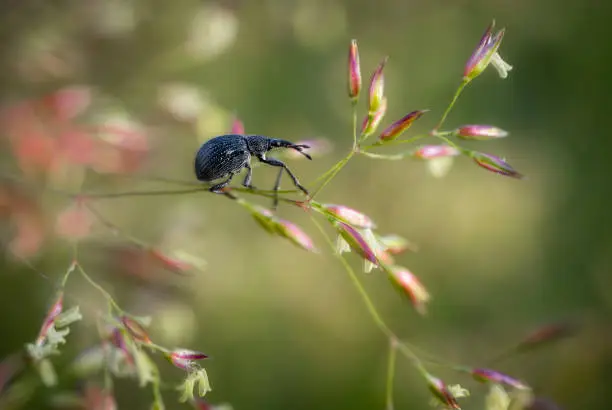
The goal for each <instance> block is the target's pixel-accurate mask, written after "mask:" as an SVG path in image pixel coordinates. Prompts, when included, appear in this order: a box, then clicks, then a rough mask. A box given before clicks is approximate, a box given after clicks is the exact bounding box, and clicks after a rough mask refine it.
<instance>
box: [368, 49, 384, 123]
mask: <svg viewBox="0 0 612 410" xmlns="http://www.w3.org/2000/svg"><path fill="white" fill-rule="evenodd" d="M388 59H389V57H385V58H384V59H383V61H381V63H380V64H379V65H378V67H377V68H376V70H375V71H374V73H373V74H372V78H371V79H370V88H369V92H368V112H369V113H370V114H373V113H376V112H378V111H379V110H380V107H381V105H382V104H383V101H384V100H385V98H384V94H385V75H384V74H383V69H384V68H385V64H387V60H388Z"/></svg>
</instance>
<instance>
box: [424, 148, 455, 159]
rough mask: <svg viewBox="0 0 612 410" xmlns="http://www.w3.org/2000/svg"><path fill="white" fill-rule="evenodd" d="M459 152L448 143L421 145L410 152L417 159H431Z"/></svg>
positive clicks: (451, 155) (452, 155)
mask: <svg viewBox="0 0 612 410" xmlns="http://www.w3.org/2000/svg"><path fill="white" fill-rule="evenodd" d="M459 154H460V152H459V151H458V150H457V149H456V148H454V147H451V146H450V145H422V146H420V147H418V148H417V149H416V150H415V151H414V152H413V153H412V156H413V157H415V158H419V159H433V158H441V157H454V156H457V155H459Z"/></svg>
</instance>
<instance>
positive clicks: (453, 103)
mask: <svg viewBox="0 0 612 410" xmlns="http://www.w3.org/2000/svg"><path fill="white" fill-rule="evenodd" d="M469 82H470V80H466V79H464V80H463V81H461V84H459V87H458V88H457V91H455V95H454V96H453V99H452V101H451V102H450V104H449V105H448V107H446V111H444V114H442V118H440V122H438V125H436V127H435V128H434V129H433V131H434V132H436V131H438V130H439V129H440V127H442V124H444V121H446V117H448V114H449V113H450V112H451V110H452V109H453V107H454V106H455V103H456V102H457V99H458V98H459V96H460V95H461V92H462V91H463V89H464V88H465V86H466V85H468V84H469Z"/></svg>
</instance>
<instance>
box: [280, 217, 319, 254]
mask: <svg viewBox="0 0 612 410" xmlns="http://www.w3.org/2000/svg"><path fill="white" fill-rule="evenodd" d="M276 231H277V232H278V233H279V234H280V235H281V236H284V237H285V238H287V239H289V240H290V241H291V242H293V243H294V244H296V245H297V246H299V247H300V248H302V249H305V250H307V251H309V252H318V250H317V248H316V247H315V246H314V243H313V242H312V239H310V237H309V236H308V235H306V234H305V233H304V231H302V229H301V228H299V227H298V226H297V225H295V224H294V223H292V222H289V221H286V220H283V219H279V220H278V221H277V222H276Z"/></svg>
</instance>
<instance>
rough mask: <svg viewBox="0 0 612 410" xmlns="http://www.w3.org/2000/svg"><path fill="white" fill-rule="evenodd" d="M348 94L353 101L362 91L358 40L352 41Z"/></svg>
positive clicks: (349, 58)
mask: <svg viewBox="0 0 612 410" xmlns="http://www.w3.org/2000/svg"><path fill="white" fill-rule="evenodd" d="M348 68H349V74H348V94H349V97H351V99H353V100H356V99H357V98H358V97H359V92H360V91H361V68H360V66H359V50H358V48H357V40H351V45H350V46H349V56H348Z"/></svg>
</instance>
